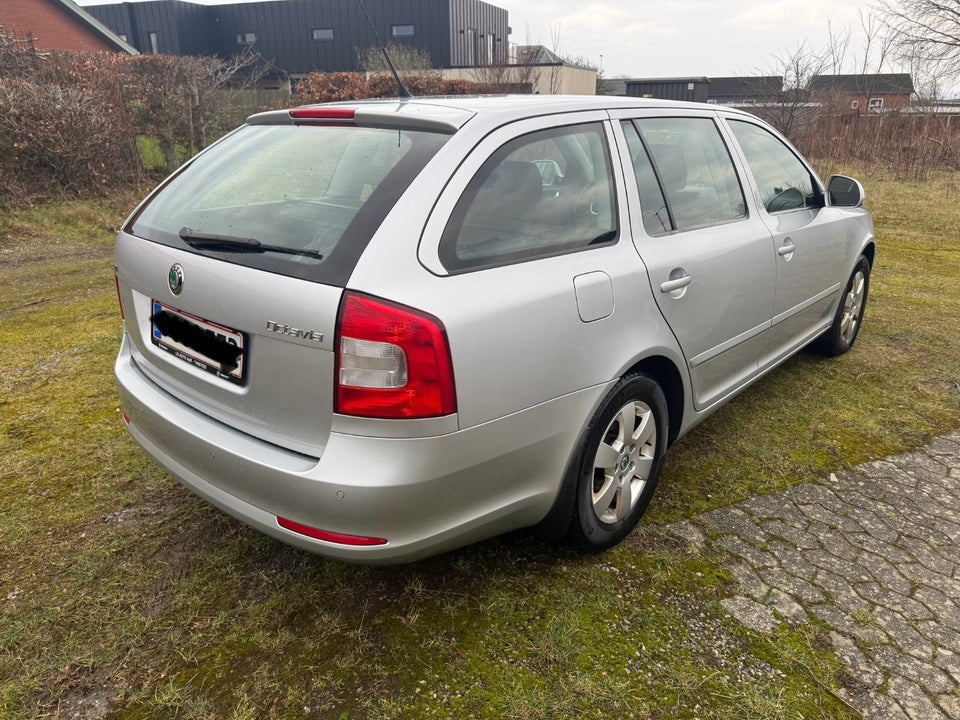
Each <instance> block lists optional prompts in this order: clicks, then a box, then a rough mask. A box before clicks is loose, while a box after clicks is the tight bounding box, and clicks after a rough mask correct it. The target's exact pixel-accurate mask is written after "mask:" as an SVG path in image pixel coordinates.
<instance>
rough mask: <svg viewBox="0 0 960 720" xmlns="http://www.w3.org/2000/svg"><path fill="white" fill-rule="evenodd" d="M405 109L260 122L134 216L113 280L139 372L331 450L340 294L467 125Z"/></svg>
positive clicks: (264, 431) (291, 438)
mask: <svg viewBox="0 0 960 720" xmlns="http://www.w3.org/2000/svg"><path fill="white" fill-rule="evenodd" d="M398 107H399V108H401V109H402V107H403V106H398V105H397V104H396V103H393V104H387V105H386V106H385V107H381V106H377V105H374V106H372V108H368V109H367V110H366V112H365V113H364V112H359V111H358V112H355V111H354V110H352V109H341V108H337V109H314V110H307V111H290V112H286V111H284V112H276V113H269V114H265V115H262V116H255V117H254V118H252V119H251V122H250V123H249V124H248V125H246V126H244V127H242V128H240V129H239V130H238V131H236V132H234V133H232V134H231V135H229V136H228V137H226V138H224V139H223V140H221V141H220V142H219V143H217V144H216V145H214V146H212V147H211V148H209V149H208V150H207V151H206V152H204V153H202V154H200V155H199V156H197V157H196V158H194V159H193V160H192V161H191V162H190V163H188V164H187V165H185V166H184V167H183V168H181V170H180V171H178V172H177V173H176V174H175V175H174V176H172V177H171V178H170V179H168V180H167V181H166V182H165V183H164V185H162V186H161V187H160V188H159V189H158V190H157V191H156V192H155V193H154V194H153V195H152V196H151V197H150V198H148V199H147V201H145V202H144V203H143V205H141V207H140V208H138V209H137V211H136V212H135V213H134V215H133V216H132V217H131V219H130V220H129V221H128V223H127V225H126V227H125V228H124V230H123V232H121V233H120V236H119V238H118V243H117V279H118V287H119V290H120V297H121V303H122V306H123V311H124V323H125V329H126V332H127V335H128V338H129V342H130V346H131V347H130V351H131V354H132V358H133V361H134V362H135V363H136V364H137V366H138V367H139V368H140V370H141V371H142V372H143V373H144V374H145V375H147V376H148V377H149V378H150V379H151V380H152V381H153V382H154V383H156V384H157V385H158V386H160V387H161V388H163V389H164V390H166V391H167V392H169V393H170V394H171V395H173V396H175V397H176V398H178V399H179V400H180V401H182V402H183V403H185V404H187V405H189V406H191V407H193V408H195V409H197V410H199V411H201V412H203V413H204V414H206V415H209V416H210V417H213V418H216V419H218V420H220V421H221V422H224V423H226V424H228V425H230V426H232V427H234V428H237V429H238V430H241V431H243V432H246V433H249V434H251V435H254V436H256V437H258V438H261V439H264V440H267V441H269V442H273V443H276V444H278V445H281V446H283V447H286V448H289V449H291V450H295V451H297V452H301V453H305V454H308V455H312V456H317V457H318V456H319V455H320V454H322V450H323V447H324V445H325V443H326V438H327V436H328V434H329V430H330V423H331V414H332V411H333V405H334V397H333V396H334V389H335V388H334V369H335V357H334V335H335V325H336V319H337V312H338V308H339V305H340V301H341V296H342V294H343V288H344V287H345V286H346V284H347V281H348V280H349V277H350V275H351V273H352V271H353V269H354V267H355V265H356V262H357V259H358V258H359V257H360V255H361V253H362V252H363V250H364V248H365V247H366V245H367V244H368V242H369V240H370V238H371V237H372V235H373V234H374V233H375V232H376V230H377V228H378V227H379V226H380V224H381V223H382V222H383V220H384V218H385V217H386V216H387V214H388V213H389V212H390V211H391V209H392V208H393V207H394V205H395V204H396V202H397V200H398V199H399V198H400V196H401V195H402V194H403V192H404V191H405V190H406V188H407V187H408V186H409V184H410V182H411V181H412V180H413V179H414V178H415V177H416V176H417V174H418V173H420V171H421V170H423V168H424V166H425V165H426V164H427V162H429V160H430V159H431V158H432V157H433V156H434V154H435V153H436V152H437V151H438V150H439V148H440V147H441V146H442V145H443V143H444V142H445V140H446V139H447V137H448V136H449V133H451V132H453V130H454V129H455V127H456V126H459V124H462V122H463V121H465V118H463V117H459V118H458V122H456V123H451V121H450V119H449V118H442V117H441V120H439V121H437V120H432V121H425V120H424V117H423V116H424V115H425V114H426V115H429V114H430V113H429V112H426V113H424V111H423V109H420V111H419V112H412V113H411V112H409V111H407V114H406V115H405V114H404V113H403V112H402V110H401V111H398V109H397V108H398ZM384 110H392V113H391V114H390V115H389V122H387V121H386V120H384V118H383V115H384V114H385V113H384ZM298 113H300V114H301V116H300V117H297V114H298ZM440 115H441V116H442V115H443V111H441V112H440ZM405 119H406V120H407V122H404V120H405Z"/></svg>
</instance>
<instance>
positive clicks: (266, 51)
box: [84, 0, 510, 75]
mask: <svg viewBox="0 0 960 720" xmlns="http://www.w3.org/2000/svg"><path fill="white" fill-rule="evenodd" d="M365 5H366V7H367V11H368V12H369V13H370V17H371V19H372V20H373V24H374V26H375V27H376V31H377V33H379V35H380V37H381V38H382V39H383V41H384V42H385V43H402V44H406V45H410V46H412V47H414V48H417V49H419V50H423V51H425V52H427V53H429V55H430V58H431V61H432V65H433V67H435V68H450V67H473V66H476V65H488V64H491V63H500V62H503V63H505V62H506V61H507V54H508V37H509V34H510V27H509V22H508V14H507V11H506V10H505V9H503V8H499V7H496V6H495V5H490V4H489V3H485V2H481V0H365ZM84 9H85V10H86V11H87V12H89V13H90V14H91V15H93V16H94V17H95V18H96V19H97V20H99V21H100V22H101V23H103V24H104V25H106V26H107V27H108V28H110V29H111V30H113V31H114V32H115V33H116V34H117V35H119V36H120V37H121V38H122V39H124V40H126V41H127V42H128V43H130V44H131V45H133V46H134V47H135V48H137V49H138V50H139V51H140V52H141V53H167V54H172V55H218V56H221V57H228V56H230V55H233V54H237V53H239V52H240V51H242V50H244V49H245V48H248V47H249V48H251V49H253V50H255V51H256V52H257V53H259V54H260V55H261V56H262V57H263V58H264V59H266V60H268V61H270V62H272V63H273V65H274V66H275V67H277V68H278V69H281V70H284V71H286V72H287V73H289V74H291V75H300V74H306V73H310V72H314V71H324V72H333V71H351V70H358V69H359V67H358V51H360V50H364V49H366V48H370V47H374V46H376V38H375V36H374V33H373V30H372V29H371V28H370V24H369V23H368V22H367V19H366V17H365V16H364V14H363V10H362V9H361V6H360V4H359V3H358V2H357V0H273V1H270V2H253V3H235V4H225V5H209V6H205V5H197V4H195V3H192V2H185V1H184V0H152V1H150V2H123V3H119V4H115V5H93V6H90V7H86V8H84Z"/></svg>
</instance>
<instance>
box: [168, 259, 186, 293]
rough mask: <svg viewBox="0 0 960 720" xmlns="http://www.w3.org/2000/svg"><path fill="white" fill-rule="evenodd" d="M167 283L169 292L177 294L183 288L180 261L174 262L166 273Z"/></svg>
mask: <svg viewBox="0 0 960 720" xmlns="http://www.w3.org/2000/svg"><path fill="white" fill-rule="evenodd" d="M167 284H168V285H169V286H170V292H172V293H173V294H174V295H179V294H180V291H181V290H183V268H182V267H180V263H174V264H173V265H172V266H171V267H170V272H169V273H168V274H167Z"/></svg>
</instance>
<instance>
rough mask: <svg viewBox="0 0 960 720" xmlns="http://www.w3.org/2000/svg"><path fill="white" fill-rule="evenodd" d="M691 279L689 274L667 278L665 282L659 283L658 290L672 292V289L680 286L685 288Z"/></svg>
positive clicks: (677, 288)
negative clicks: (671, 278)
mask: <svg viewBox="0 0 960 720" xmlns="http://www.w3.org/2000/svg"><path fill="white" fill-rule="evenodd" d="M692 281H693V278H692V277H690V276H689V275H684V276H683V277H678V278H674V279H673V280H667V281H666V282H664V283H661V284H660V292H664V293H668V292H673V291H674V290H679V289H680V288H685V287H686V286H687V285H689V284H690V283H691V282H692Z"/></svg>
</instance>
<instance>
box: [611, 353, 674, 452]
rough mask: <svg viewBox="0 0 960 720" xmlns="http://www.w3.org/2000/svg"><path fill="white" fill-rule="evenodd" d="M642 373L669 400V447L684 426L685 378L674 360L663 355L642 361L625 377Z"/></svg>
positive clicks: (627, 372)
mask: <svg viewBox="0 0 960 720" xmlns="http://www.w3.org/2000/svg"><path fill="white" fill-rule="evenodd" d="M635 372H640V373H643V374H644V375H647V376H649V377H650V378H652V379H653V380H655V381H656V382H657V384H658V385H659V386H660V389H661V390H663V395H664V397H665V398H666V400H667V421H668V423H669V427H668V433H667V447H670V446H671V445H672V444H673V441H674V440H676V439H677V437H678V436H679V435H680V428H681V427H682V426H683V410H684V404H685V401H686V398H685V396H684V390H683V378H682V377H681V376H680V370H678V369H677V366H676V365H675V364H674V363H673V361H672V360H670V359H669V358H667V357H665V356H663V355H653V356H651V357H647V358H644V359H643V360H640V361H639V362H637V363H636V364H634V365H633V366H632V367H630V368H629V369H628V370H627V371H626V372H625V373H623V374H624V375H629V374H630V373H635Z"/></svg>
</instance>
